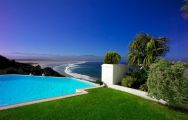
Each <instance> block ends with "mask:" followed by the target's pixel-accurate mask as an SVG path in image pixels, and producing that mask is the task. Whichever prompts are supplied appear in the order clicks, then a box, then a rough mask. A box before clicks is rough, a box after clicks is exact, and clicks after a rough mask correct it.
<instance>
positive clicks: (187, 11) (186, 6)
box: [181, 0, 188, 17]
mask: <svg viewBox="0 0 188 120" xmlns="http://www.w3.org/2000/svg"><path fill="white" fill-rule="evenodd" d="M181 10H182V11H184V15H185V16H186V17H188V0H184V5H183V7H182V8H181Z"/></svg>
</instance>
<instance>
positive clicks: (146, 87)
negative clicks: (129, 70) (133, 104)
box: [139, 83, 148, 91]
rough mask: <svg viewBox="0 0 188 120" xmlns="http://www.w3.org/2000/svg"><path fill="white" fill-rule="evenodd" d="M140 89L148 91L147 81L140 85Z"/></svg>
mask: <svg viewBox="0 0 188 120" xmlns="http://www.w3.org/2000/svg"><path fill="white" fill-rule="evenodd" d="M139 89H140V90H142V91H148V86H147V84H146V83H145V84H142V85H141V86H140V87H139Z"/></svg>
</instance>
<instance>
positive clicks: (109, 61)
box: [104, 51, 121, 64]
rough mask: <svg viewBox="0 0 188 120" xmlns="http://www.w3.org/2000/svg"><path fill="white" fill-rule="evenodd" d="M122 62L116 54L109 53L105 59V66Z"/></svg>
mask: <svg viewBox="0 0 188 120" xmlns="http://www.w3.org/2000/svg"><path fill="white" fill-rule="evenodd" d="M120 60H121V56H120V55H119V54H118V53H116V52H112V51H110V52H107V53H106V55H105V57H104V63H105V64H118V63H119V62H120Z"/></svg>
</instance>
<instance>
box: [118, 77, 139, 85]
mask: <svg viewBox="0 0 188 120" xmlns="http://www.w3.org/2000/svg"><path fill="white" fill-rule="evenodd" d="M135 82H136V79H135V78H133V77H131V76H125V77H124V78H123V79H122V81H121V85H122V86H126V87H133V86H134V84H135Z"/></svg>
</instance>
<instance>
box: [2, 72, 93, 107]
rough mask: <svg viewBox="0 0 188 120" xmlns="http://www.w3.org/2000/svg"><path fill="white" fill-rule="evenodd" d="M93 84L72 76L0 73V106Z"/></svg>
mask: <svg viewBox="0 0 188 120" xmlns="http://www.w3.org/2000/svg"><path fill="white" fill-rule="evenodd" d="M92 86H95V84H92V83H89V82H85V81H81V80H78V79H74V78H66V77H65V78H62V77H61V78H58V77H46V76H22V75H0V106H7V105H12V104H17V103H22V102H28V101H33V100H39V99H44V98H51V97H57V96H63V95H68V94H73V93H76V89H80V88H88V87H92Z"/></svg>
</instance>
